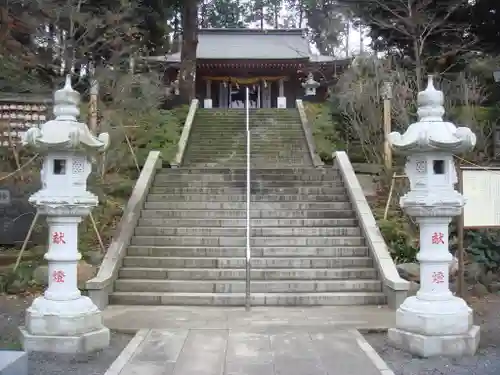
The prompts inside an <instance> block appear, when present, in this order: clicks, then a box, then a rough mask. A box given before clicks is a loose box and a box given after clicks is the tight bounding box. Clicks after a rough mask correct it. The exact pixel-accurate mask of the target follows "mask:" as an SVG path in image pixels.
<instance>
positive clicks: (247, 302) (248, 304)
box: [245, 87, 252, 311]
mask: <svg viewBox="0 0 500 375" xmlns="http://www.w3.org/2000/svg"><path fill="white" fill-rule="evenodd" d="M245 107H246V109H245V122H246V134H247V215H246V216H247V223H246V224H247V228H246V237H247V238H246V240H247V241H246V261H245V266H246V275H245V277H246V280H245V281H246V286H245V310H247V311H250V309H251V294H250V284H251V283H250V276H251V275H250V273H251V272H252V269H251V264H250V263H251V260H252V253H251V249H250V235H251V228H250V220H251V214H250V198H251V195H250V193H251V191H250V100H249V90H248V87H247V88H246V98H245Z"/></svg>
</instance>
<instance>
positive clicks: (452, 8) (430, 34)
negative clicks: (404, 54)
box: [345, 0, 475, 89]
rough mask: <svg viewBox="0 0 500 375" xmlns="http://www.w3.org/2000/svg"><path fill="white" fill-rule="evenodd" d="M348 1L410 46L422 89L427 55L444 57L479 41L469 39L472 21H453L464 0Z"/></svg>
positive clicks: (384, 31) (371, 22)
mask: <svg viewBox="0 0 500 375" xmlns="http://www.w3.org/2000/svg"><path fill="white" fill-rule="evenodd" d="M465 2H466V1H465ZM345 3H347V4H350V5H351V7H352V8H353V9H355V12H356V13H357V14H359V15H360V16H361V18H362V19H364V21H365V22H366V23H367V24H368V25H371V26H372V27H376V28H378V29H380V30H381V33H382V34H384V35H385V37H387V39H392V40H395V39H398V40H400V41H402V42H403V43H404V44H406V45H407V46H408V49H409V51H410V57H411V58H412V59H413V63H414V65H415V76H416V78H417V80H416V82H417V87H418V89H420V87H421V84H422V76H423V72H424V67H425V65H426V62H427V61H426V59H427V58H429V57H432V58H434V59H437V60H441V59H443V58H446V57H447V56H451V55H455V54H457V53H459V52H461V51H465V50H468V49H469V48H471V46H472V45H473V44H474V43H475V41H474V40H469V39H467V34H466V29H467V26H468V25H459V24H457V23H455V22H453V15H454V13H455V12H456V11H457V10H459V8H460V7H461V6H462V5H463V4H464V0H445V1H439V2H437V1H434V0H390V1H384V0H370V1H366V0H361V1H357V0H352V1H345ZM375 43H377V41H375Z"/></svg>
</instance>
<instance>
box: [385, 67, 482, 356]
mask: <svg viewBox="0 0 500 375" xmlns="http://www.w3.org/2000/svg"><path fill="white" fill-rule="evenodd" d="M443 103H444V98H443V93H442V92H441V91H437V90H436V89H435V88H434V85H433V79H432V76H429V82H428V85H427V88H426V89H425V91H423V92H420V93H419V94H418V117H419V121H418V122H416V123H414V124H411V125H410V126H409V127H408V129H407V130H406V132H405V133H404V134H400V133H396V132H393V133H390V134H389V142H390V144H391V147H392V148H393V149H394V151H395V152H400V153H402V154H405V155H407V158H406V165H405V173H406V175H407V176H408V179H409V180H410V191H409V192H408V193H407V194H405V195H404V196H403V197H401V200H400V205H401V207H402V208H403V209H404V211H405V212H406V213H407V214H408V215H410V216H412V217H414V218H415V219H416V221H417V223H418V225H419V227H420V251H419V253H418V255H417V259H418V261H419V263H420V290H419V291H418V292H417V295H416V296H413V297H409V298H407V299H406V300H405V301H404V302H403V303H402V304H401V306H400V307H399V309H398V310H397V312H396V328H393V329H390V330H389V333H388V335H389V341H390V342H391V343H392V344H393V345H394V346H397V347H399V348H401V349H404V350H407V351H409V352H411V353H412V354H416V355H419V356H422V357H430V356H439V355H445V356H462V355H473V354H474V353H475V352H476V350H477V346H478V344H479V327H477V326H473V325H472V324H473V323H472V318H473V314H472V310H471V309H470V308H469V307H468V306H467V304H466V302H465V301H464V300H463V299H461V298H459V297H456V296H454V295H453V294H452V293H451V291H450V289H449V283H448V272H449V271H448V267H449V264H450V263H451V261H452V255H451V254H450V252H449V250H448V225H449V223H450V222H451V219H452V218H453V216H458V215H460V214H461V212H462V209H463V206H464V204H465V199H464V197H463V196H462V195H461V194H460V193H459V192H457V191H456V190H455V189H454V185H455V184H456V183H457V172H456V170H455V164H454V160H453V154H455V153H463V152H465V151H468V150H470V149H472V148H473V147H474V145H475V143H476V136H475V135H474V134H473V133H472V132H471V130H470V129H469V128H465V127H462V128H457V127H456V126H455V125H454V124H452V123H450V122H445V121H443V115H444V113H445V111H444V107H443Z"/></svg>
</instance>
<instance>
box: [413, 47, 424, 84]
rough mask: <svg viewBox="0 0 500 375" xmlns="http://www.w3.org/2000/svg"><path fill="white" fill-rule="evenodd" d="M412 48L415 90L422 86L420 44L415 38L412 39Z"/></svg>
mask: <svg viewBox="0 0 500 375" xmlns="http://www.w3.org/2000/svg"><path fill="white" fill-rule="evenodd" d="M413 50H414V51H415V52H414V53H415V79H416V80H417V91H418V92H420V89H421V87H422V59H421V56H420V46H419V44H418V41H417V40H416V39H414V40H413Z"/></svg>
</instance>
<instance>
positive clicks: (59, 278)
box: [52, 270, 66, 284]
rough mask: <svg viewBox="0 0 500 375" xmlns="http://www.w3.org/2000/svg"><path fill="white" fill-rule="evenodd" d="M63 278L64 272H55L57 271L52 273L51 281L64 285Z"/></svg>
mask: <svg viewBox="0 0 500 375" xmlns="http://www.w3.org/2000/svg"><path fill="white" fill-rule="evenodd" d="M65 277H66V274H65V273H64V271H61V270H57V271H54V272H52V280H53V281H54V282H55V283H58V284H61V283H64V278H65Z"/></svg>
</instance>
